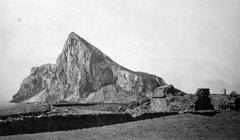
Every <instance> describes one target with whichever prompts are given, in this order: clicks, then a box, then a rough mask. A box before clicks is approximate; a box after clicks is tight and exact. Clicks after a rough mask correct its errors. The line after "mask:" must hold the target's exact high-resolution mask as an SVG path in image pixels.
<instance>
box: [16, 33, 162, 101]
mask: <svg viewBox="0 0 240 140" xmlns="http://www.w3.org/2000/svg"><path fill="white" fill-rule="evenodd" d="M163 85H166V83H165V81H164V80H163V79H162V78H160V77H158V76H155V75H152V74H147V73H142V72H133V71H131V70H128V69H127V68H124V67H123V66H121V65H119V64H117V63H116V62H114V61H113V60H112V59H111V58H109V57H108V56H107V55H105V54H104V53H102V52H101V51H100V50H99V49H97V48H96V47H94V46H93V45H91V44H90V43H88V42H87V41H86V40H84V39H82V38H81V37H79V36H78V35H77V34H75V33H70V35H69V36H68V38H67V41H66V43H65V45H64V48H63V51H62V53H61V54H60V55H59V57H58V58H57V61H56V64H45V65H42V66H40V67H33V68H32V69H31V74H30V75H29V76H28V77H27V78H25V79H24V80H23V82H22V84H21V87H20V89H19V91H18V92H17V94H15V95H14V96H13V99H12V101H11V102H33V101H34V102H55V101H59V100H68V101H77V102H119V103H123V102H129V101H132V100H137V99H138V98H139V96H149V95H150V94H151V92H153V91H154V90H155V89H156V88H157V87H159V86H163Z"/></svg>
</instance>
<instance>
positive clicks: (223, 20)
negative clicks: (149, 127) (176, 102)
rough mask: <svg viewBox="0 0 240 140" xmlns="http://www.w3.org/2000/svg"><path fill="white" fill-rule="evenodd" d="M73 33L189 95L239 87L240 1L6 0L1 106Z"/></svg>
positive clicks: (1, 18)
mask: <svg viewBox="0 0 240 140" xmlns="http://www.w3.org/2000/svg"><path fill="white" fill-rule="evenodd" d="M70 32H75V33H77V34H78V35H79V36H81V37H83V38H84V39H86V40H87V41H88V42H90V43H91V44H93V45H94V46H96V47H97V48H99V49H100V50H102V51H103V52H104V53H105V54H107V55H108V56H110V57H111V58H112V59H113V60H114V61H116V62H117V63H119V64H120V65H123V66H125V67H127V68H129V69H132V70H135V71H144V72H148V73H152V74H156V75H158V76H160V77H162V78H163V79H164V80H165V81H166V82H167V83H169V84H173V85H174V86H175V87H177V88H179V89H182V90H184V91H186V92H195V90H196V89H197V88H198V87H209V88H211V89H212V91H218V90H220V89H222V88H226V89H227V90H228V91H231V90H238V89H240V73H239V71H240V64H239V61H240V1H239V0H181V1H180V0H171V1H166V0H68V1H66V0H41V1H40V0H1V1H0V56H1V58H0V101H4V100H5V101H7V100H10V99H11V97H12V95H14V94H15V93H16V92H17V90H18V89H19V87H20V84H21V82H22V80H23V79H24V78H25V77H27V76H28V75H29V74H30V69H31V67H33V66H40V65H42V64H45V63H55V60H56V58H57V56H58V55H59V54H60V53H61V50H62V48H63V45H64V42H65V40H66V38H67V36H68V34H69V33H70Z"/></svg>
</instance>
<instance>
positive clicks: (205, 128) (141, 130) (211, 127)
mask: <svg viewBox="0 0 240 140" xmlns="http://www.w3.org/2000/svg"><path fill="white" fill-rule="evenodd" d="M59 123H60V122H59ZM0 139H22V140H27V139H34V140H35V139H49V140H50V139H51V140H58V139H63V140H65V139H68V140H71V139H98V140H99V139H100V140H101V139H102V140H105V139H240V112H235V111H225V112H221V113H218V114H216V115H215V116H203V115H195V114H180V115H173V116H165V117H160V118H155V119H147V120H141V121H135V122H128V123H122V124H116V125H109V126H103V127H93V128H88V129H78V130H69V131H57V132H46V133H36V134H24V135H12V136H2V137H0Z"/></svg>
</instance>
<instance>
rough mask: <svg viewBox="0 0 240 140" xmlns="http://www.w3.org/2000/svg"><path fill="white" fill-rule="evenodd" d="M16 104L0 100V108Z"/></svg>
mask: <svg viewBox="0 0 240 140" xmlns="http://www.w3.org/2000/svg"><path fill="white" fill-rule="evenodd" d="M12 105H16V103H9V101H0V108H2V107H7V106H12Z"/></svg>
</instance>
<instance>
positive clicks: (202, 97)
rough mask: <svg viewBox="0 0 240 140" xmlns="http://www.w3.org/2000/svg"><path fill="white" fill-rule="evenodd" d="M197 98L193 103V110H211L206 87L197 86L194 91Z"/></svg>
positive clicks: (208, 92)
mask: <svg viewBox="0 0 240 140" xmlns="http://www.w3.org/2000/svg"><path fill="white" fill-rule="evenodd" d="M195 94H196V95H197V96H198V100H197V101H196V103H195V107H194V108H195V110H213V109H214V107H213V105H212V104H211V98H210V97H209V95H210V91H209V89H208V88H199V89H197V91H196V93H195Z"/></svg>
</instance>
